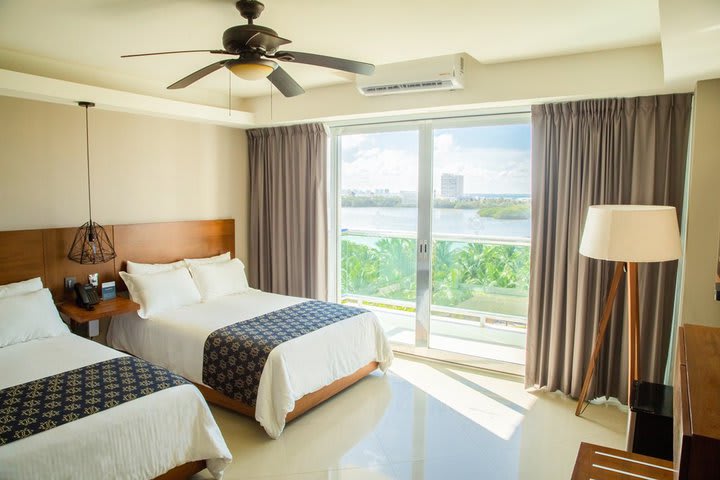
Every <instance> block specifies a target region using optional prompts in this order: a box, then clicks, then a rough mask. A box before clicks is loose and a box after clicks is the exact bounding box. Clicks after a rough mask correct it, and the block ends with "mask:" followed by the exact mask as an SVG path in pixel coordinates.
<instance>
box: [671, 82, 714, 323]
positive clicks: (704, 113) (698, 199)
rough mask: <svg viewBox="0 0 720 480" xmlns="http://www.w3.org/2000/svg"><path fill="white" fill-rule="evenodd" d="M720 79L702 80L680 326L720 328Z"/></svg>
mask: <svg viewBox="0 0 720 480" xmlns="http://www.w3.org/2000/svg"><path fill="white" fill-rule="evenodd" d="M719 126H720V79H715V80H707V81H702V82H698V84H697V88H696V91H695V109H694V115H693V137H692V143H691V150H690V152H691V153H690V161H689V168H690V172H689V188H688V192H687V223H686V225H685V231H686V234H685V235H686V236H685V252H684V257H683V267H682V273H681V275H682V281H681V289H680V303H679V312H680V317H679V319H680V322H681V323H697V324H703V325H712V326H720V302H718V301H715V300H714V299H713V292H714V284H715V269H716V268H717V267H716V266H717V261H718V242H720V128H719Z"/></svg>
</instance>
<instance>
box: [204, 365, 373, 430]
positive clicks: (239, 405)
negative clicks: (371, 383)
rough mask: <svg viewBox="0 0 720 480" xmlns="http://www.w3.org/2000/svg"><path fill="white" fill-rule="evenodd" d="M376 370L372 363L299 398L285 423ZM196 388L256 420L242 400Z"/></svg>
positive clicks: (211, 400) (251, 409) (214, 391)
mask: <svg viewBox="0 0 720 480" xmlns="http://www.w3.org/2000/svg"><path fill="white" fill-rule="evenodd" d="M376 368H378V362H374V361H373V362H370V363H368V364H367V365H365V366H364V367H361V368H360V369H358V370H357V371H356V372H355V373H351V374H350V375H348V376H347V377H343V378H339V379H337V380H335V381H334V382H333V383H331V384H329V385H326V386H324V387H323V388H321V389H320V390H316V391H314V392H312V393H308V394H307V395H305V396H303V397H301V398H299V399H298V400H297V401H296V402H295V408H294V409H293V410H292V411H291V412H289V413H288V414H287V415H286V416H285V421H286V422H290V421H291V420H294V419H295V418H297V417H299V416H300V415H302V414H303V413H305V412H307V411H308V410H310V409H312V408H313V407H316V406H318V405H320V404H321V403H322V402H324V401H325V400H327V399H328V398H330V397H332V396H333V395H336V394H338V393H340V392H342V391H343V390H345V389H346V388H348V387H349V386H351V385H352V384H354V383H356V382H357V381H358V380H360V379H362V378H365V377H366V376H368V375H369V374H370V373H372V372H373V371H375V369H376ZM195 386H196V387H197V388H198V389H199V390H200V392H201V393H202V394H203V396H204V397H205V400H207V401H208V402H209V403H212V404H215V405H219V406H221V407H225V408H227V409H230V410H233V411H235V412H238V413H241V414H243V415H247V416H248V417H251V418H255V407H251V406H250V405H248V404H247V403H243V402H241V401H240V400H235V399H232V398H230V397H228V396H225V395H223V394H222V393H220V392H218V391H217V390H213V389H212V388H210V387H207V386H205V385H202V384H198V383H196V384H195Z"/></svg>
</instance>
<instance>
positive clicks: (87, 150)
mask: <svg viewBox="0 0 720 480" xmlns="http://www.w3.org/2000/svg"><path fill="white" fill-rule="evenodd" d="M88 123H89V122H88V105H85V157H86V159H87V185H88V213H89V215H90V228H92V200H91V198H90V132H89V129H90V127H89V126H88Z"/></svg>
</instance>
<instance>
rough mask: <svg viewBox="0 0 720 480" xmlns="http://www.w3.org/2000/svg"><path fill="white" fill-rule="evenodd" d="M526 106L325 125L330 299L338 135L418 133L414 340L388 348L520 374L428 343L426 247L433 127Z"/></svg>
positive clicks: (336, 234) (480, 120)
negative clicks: (327, 127) (327, 138)
mask: <svg viewBox="0 0 720 480" xmlns="http://www.w3.org/2000/svg"><path fill="white" fill-rule="evenodd" d="M529 120H530V113H529V112H528V111H521V112H506V113H491V114H486V115H482V114H480V115H471V116H460V117H443V118H428V119H411V120H403V121H385V122H383V121H378V122H376V123H362V124H350V125H348V124H345V125H337V126H331V127H330V128H331V132H332V134H331V141H330V155H329V156H328V162H329V165H328V167H329V168H328V172H329V175H328V179H329V182H328V210H329V211H328V219H329V221H328V238H329V239H331V240H332V241H330V242H328V243H329V251H328V259H329V260H330V261H329V262H328V280H329V285H330V288H329V289H328V296H329V299H330V301H339V299H340V282H339V278H340V267H341V249H340V248H339V247H340V244H341V243H340V242H341V233H342V232H341V231H340V212H341V195H340V186H341V179H342V161H341V160H342V159H341V153H342V152H341V150H342V146H341V142H340V140H339V137H340V136H342V135H347V134H361V133H386V132H392V131H413V130H415V131H417V132H418V143H419V145H418V157H419V158H418V185H417V187H418V202H417V203H418V205H417V209H418V224H417V231H416V234H417V238H416V240H417V243H416V245H417V250H416V254H417V260H416V280H417V290H416V300H415V302H416V303H415V345H407V344H401V343H394V342H393V344H392V347H393V350H396V351H398V352H402V353H406V354H410V355H417V356H421V357H426V358H431V359H436V360H441V361H448V362H453V363H460V364H463V365H469V366H474V367H478V368H483V369H488V370H493V371H497V372H501V373H509V374H512V375H520V376H522V375H524V371H525V367H524V365H518V364H513V363H509V362H502V361H498V360H492V359H487V358H481V357H475V356H471V355H466V354H462V353H455V352H449V351H445V350H439V349H433V348H430V347H429V337H430V319H431V307H432V253H433V252H432V248H433V242H432V239H433V225H432V217H433V187H434V185H433V172H434V170H433V162H434V156H435V155H434V131H435V130H436V129H444V128H461V127H472V126H483V125H509V124H518V123H527V122H529Z"/></svg>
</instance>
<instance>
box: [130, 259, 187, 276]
mask: <svg viewBox="0 0 720 480" xmlns="http://www.w3.org/2000/svg"><path fill="white" fill-rule="evenodd" d="M185 266H186V265H185V261H184V260H180V261H177V262H172V263H136V262H131V261H130V260H128V262H127V273H132V274H146V273H160V272H167V271H168V270H176V269H178V268H183V267H185Z"/></svg>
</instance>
